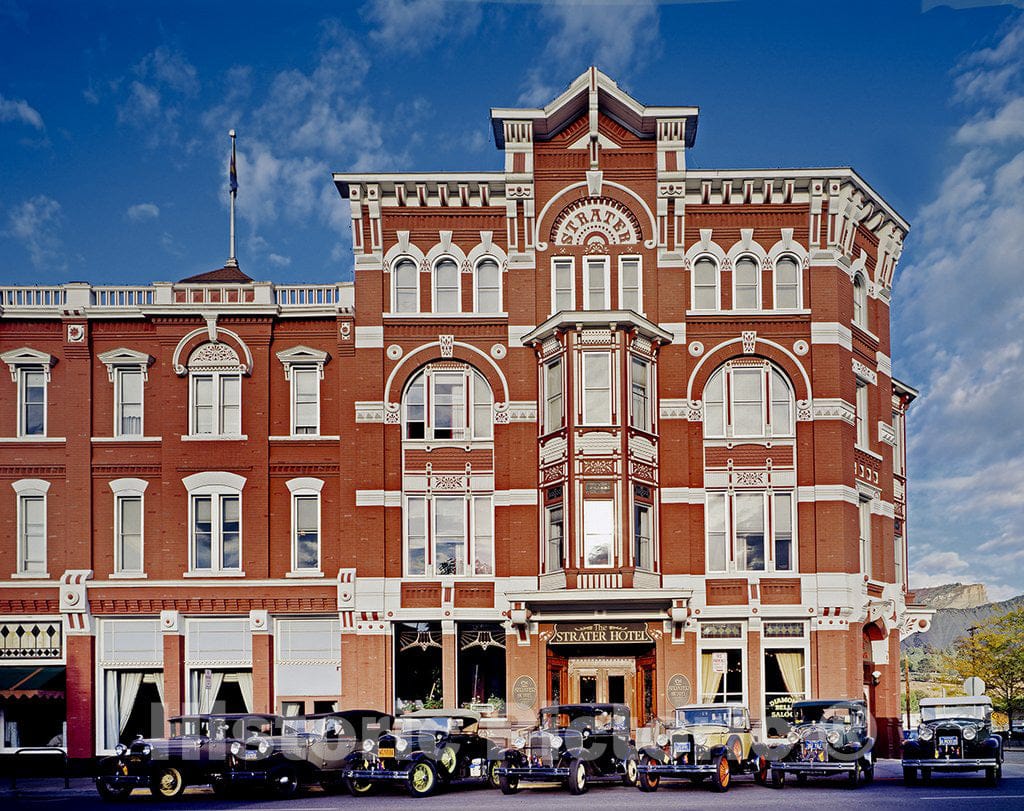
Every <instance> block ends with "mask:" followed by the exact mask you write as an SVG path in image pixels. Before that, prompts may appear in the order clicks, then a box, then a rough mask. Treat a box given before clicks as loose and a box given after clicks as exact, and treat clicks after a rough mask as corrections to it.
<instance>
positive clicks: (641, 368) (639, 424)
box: [629, 357, 651, 431]
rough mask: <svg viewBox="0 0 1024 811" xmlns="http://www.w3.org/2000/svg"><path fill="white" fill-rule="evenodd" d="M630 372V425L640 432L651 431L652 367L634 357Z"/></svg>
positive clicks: (631, 359)
mask: <svg viewBox="0 0 1024 811" xmlns="http://www.w3.org/2000/svg"><path fill="white" fill-rule="evenodd" d="M629 370H630V375H629V376H630V413H629V421H630V425H632V426H633V427H634V428H636V429H638V430H640V431H650V430H651V395H650V390H651V365H650V363H648V362H647V361H646V360H642V359H641V358H637V357H632V358H630V362H629Z"/></svg>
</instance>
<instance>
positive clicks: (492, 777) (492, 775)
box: [487, 760, 501, 788]
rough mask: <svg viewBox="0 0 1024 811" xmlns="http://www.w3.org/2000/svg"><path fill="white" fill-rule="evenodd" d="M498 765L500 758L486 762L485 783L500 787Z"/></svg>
mask: <svg viewBox="0 0 1024 811" xmlns="http://www.w3.org/2000/svg"><path fill="white" fill-rule="evenodd" d="M499 766H501V761H500V760H491V761H488V763H487V785H488V786H490V787H491V788H500V786H499V785H498V767H499Z"/></svg>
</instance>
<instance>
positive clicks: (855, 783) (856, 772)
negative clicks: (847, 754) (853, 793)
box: [846, 760, 860, 788]
mask: <svg viewBox="0 0 1024 811" xmlns="http://www.w3.org/2000/svg"><path fill="white" fill-rule="evenodd" d="M846 785H847V787H848V788H860V761H859V760H855V761H853V769H852V770H850V771H848V772H847V773H846Z"/></svg>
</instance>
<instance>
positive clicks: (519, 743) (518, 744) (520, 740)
mask: <svg viewBox="0 0 1024 811" xmlns="http://www.w3.org/2000/svg"><path fill="white" fill-rule="evenodd" d="M512 746H514V747H515V748H516V749H522V748H523V747H524V746H526V738H524V737H523V736H522V735H520V736H518V737H517V738H516V739H515V740H514V741H512Z"/></svg>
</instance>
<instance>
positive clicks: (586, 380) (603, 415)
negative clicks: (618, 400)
mask: <svg viewBox="0 0 1024 811" xmlns="http://www.w3.org/2000/svg"><path fill="white" fill-rule="evenodd" d="M582 358H583V422H584V423H585V424H587V425H610V424H611V421H612V356H611V353H610V352H584V353H582Z"/></svg>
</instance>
